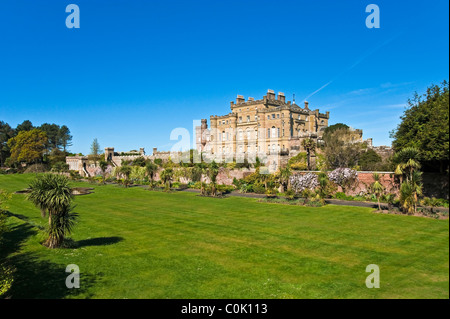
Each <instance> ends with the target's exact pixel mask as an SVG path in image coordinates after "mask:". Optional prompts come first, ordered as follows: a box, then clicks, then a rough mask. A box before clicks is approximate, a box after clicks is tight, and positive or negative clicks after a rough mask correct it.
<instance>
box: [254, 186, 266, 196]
mask: <svg viewBox="0 0 450 319" xmlns="http://www.w3.org/2000/svg"><path fill="white" fill-rule="evenodd" d="M252 188H253V192H254V193H256V194H264V193H265V192H266V189H265V188H264V185H261V184H255V185H253V187H252Z"/></svg>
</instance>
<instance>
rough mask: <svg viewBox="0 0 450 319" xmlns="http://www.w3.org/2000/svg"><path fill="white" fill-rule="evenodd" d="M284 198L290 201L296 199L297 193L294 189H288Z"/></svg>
mask: <svg viewBox="0 0 450 319" xmlns="http://www.w3.org/2000/svg"><path fill="white" fill-rule="evenodd" d="M284 197H286V199H288V200H293V199H294V198H295V192H294V191H293V190H292V189H288V190H287V191H286V192H284Z"/></svg>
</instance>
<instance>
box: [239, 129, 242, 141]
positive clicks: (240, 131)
mask: <svg viewBox="0 0 450 319" xmlns="http://www.w3.org/2000/svg"><path fill="white" fill-rule="evenodd" d="M239 139H240V140H242V130H239Z"/></svg>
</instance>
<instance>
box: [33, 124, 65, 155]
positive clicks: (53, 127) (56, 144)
mask: <svg viewBox="0 0 450 319" xmlns="http://www.w3.org/2000/svg"><path fill="white" fill-rule="evenodd" d="M38 129H39V130H41V131H42V132H45V134H47V138H48V143H47V145H46V148H47V152H51V151H52V150H56V149H59V148H60V146H61V142H60V137H59V130H60V128H59V125H57V124H49V123H44V124H42V125H41V126H40V127H38Z"/></svg>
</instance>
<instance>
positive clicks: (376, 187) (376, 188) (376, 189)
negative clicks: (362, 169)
mask: <svg viewBox="0 0 450 319" xmlns="http://www.w3.org/2000/svg"><path fill="white" fill-rule="evenodd" d="M373 179H374V182H373V184H372V191H373V193H374V194H375V196H376V198H377V202H378V210H381V206H380V197H381V195H383V192H384V187H383V185H381V183H380V175H378V174H377V173H373Z"/></svg>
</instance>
